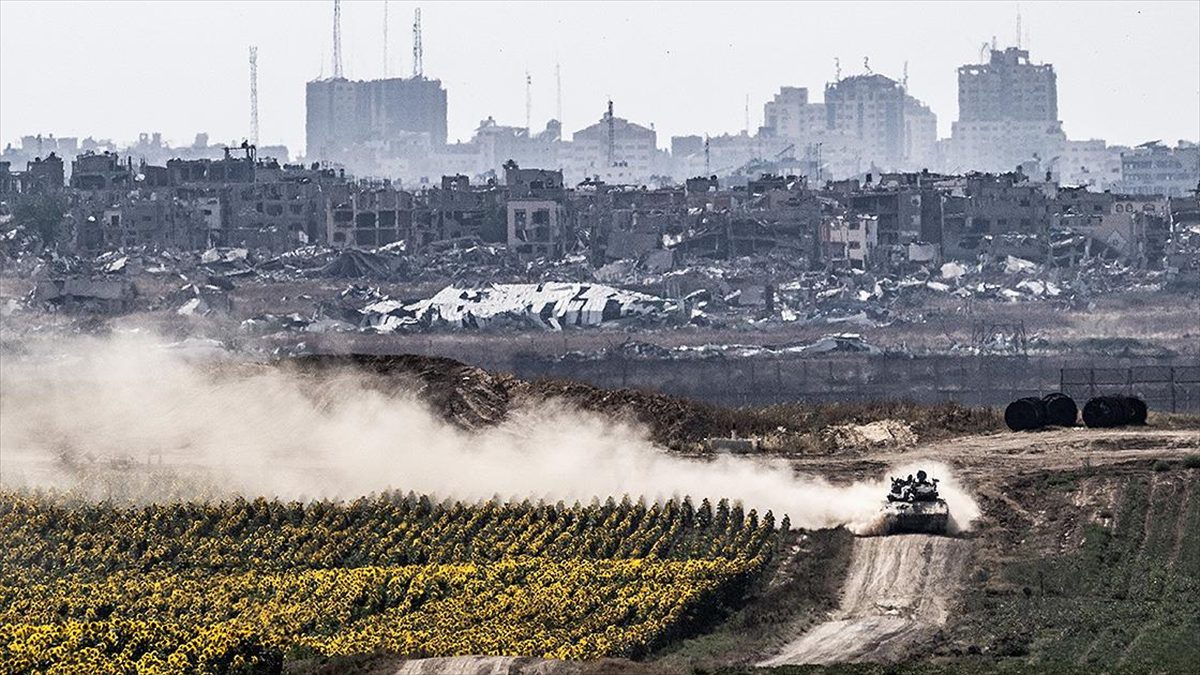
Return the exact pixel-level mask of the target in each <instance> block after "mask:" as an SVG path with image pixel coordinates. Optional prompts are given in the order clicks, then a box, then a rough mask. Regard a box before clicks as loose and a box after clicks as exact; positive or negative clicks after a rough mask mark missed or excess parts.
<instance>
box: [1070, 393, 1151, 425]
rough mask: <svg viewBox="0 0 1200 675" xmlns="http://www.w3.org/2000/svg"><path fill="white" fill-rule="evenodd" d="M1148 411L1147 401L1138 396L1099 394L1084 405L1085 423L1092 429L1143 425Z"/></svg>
mask: <svg viewBox="0 0 1200 675" xmlns="http://www.w3.org/2000/svg"><path fill="white" fill-rule="evenodd" d="M1147 412H1148V411H1147V409H1146V402H1145V401H1143V400H1142V399H1140V398H1138V397H1136V396H1121V395H1116V396H1097V397H1096V398H1093V399H1092V400H1090V401H1088V402H1087V405H1085V406H1083V423H1084V424H1086V425H1087V426H1088V427H1089V428H1092V429H1095V428H1107V427H1123V426H1125V425H1127V424H1135V425H1143V424H1145V423H1146V415H1147Z"/></svg>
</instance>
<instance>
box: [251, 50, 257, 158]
mask: <svg viewBox="0 0 1200 675" xmlns="http://www.w3.org/2000/svg"><path fill="white" fill-rule="evenodd" d="M250 142H251V143H253V144H254V145H255V146H257V145H258V47H255V46H253V45H251V47H250Z"/></svg>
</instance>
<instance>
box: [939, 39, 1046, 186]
mask: <svg viewBox="0 0 1200 675" xmlns="http://www.w3.org/2000/svg"><path fill="white" fill-rule="evenodd" d="M1065 141H1066V136H1065V135H1064V134H1063V130H1062V122H1060V121H1059V120H1058V80H1057V76H1056V75H1055V74H1054V66H1052V65H1050V64H1035V63H1032V62H1030V60H1029V51H1028V50H1025V49H1020V48H1018V47H1009V48H1007V49H1005V50H1004V51H1000V50H997V49H993V50H991V58H990V60H989V61H988V63H982V64H969V65H965V66H962V67H960V68H959V69H958V121H956V122H955V123H954V125H953V126H952V128H951V157H950V164H951V166H950V167H949V168H950V169H951V170H956V171H971V170H978V171H994V172H995V171H1011V170H1012V169H1013V168H1015V167H1016V166H1017V165H1018V164H1023V163H1027V162H1030V161H1039V162H1041V163H1043V165H1047V164H1049V163H1050V162H1051V161H1052V160H1053V159H1054V158H1055V157H1057V156H1058V155H1059V154H1060V153H1061V152H1062V148H1063V144H1064V142H1065Z"/></svg>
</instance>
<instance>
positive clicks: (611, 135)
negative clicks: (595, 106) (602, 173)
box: [604, 98, 617, 166]
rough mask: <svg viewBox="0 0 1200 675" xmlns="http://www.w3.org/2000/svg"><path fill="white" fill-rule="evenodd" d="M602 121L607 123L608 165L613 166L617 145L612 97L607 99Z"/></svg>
mask: <svg viewBox="0 0 1200 675" xmlns="http://www.w3.org/2000/svg"><path fill="white" fill-rule="evenodd" d="M604 121H605V123H606V124H607V125H608V165H609V166H613V164H614V163H615V160H616V156H615V153H614V150H615V149H616V145H617V127H616V123H615V122H613V104H612V99H611V98H610V99H608V112H606V113H604Z"/></svg>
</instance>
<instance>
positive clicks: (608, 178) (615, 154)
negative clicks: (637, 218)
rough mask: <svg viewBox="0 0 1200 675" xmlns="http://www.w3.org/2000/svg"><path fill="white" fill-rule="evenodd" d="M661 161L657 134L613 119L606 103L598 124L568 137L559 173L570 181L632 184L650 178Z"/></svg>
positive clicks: (626, 121)
mask: <svg viewBox="0 0 1200 675" xmlns="http://www.w3.org/2000/svg"><path fill="white" fill-rule="evenodd" d="M661 160H662V153H660V152H659V150H658V134H657V133H655V131H654V130H653V129H649V128H646V127H644V126H641V125H640V124H634V123H633V122H630V121H629V120H627V119H625V118H623V117H616V116H614V115H613V111H612V104H611V103H610V104H609V107H608V111H607V112H606V113H605V114H604V115H603V116H602V117H601V118H600V121H599V122H597V123H595V124H593V125H591V126H589V127H585V128H583V129H580V130H579V131H576V132H575V133H574V134H573V135H572V137H571V143H570V145H569V150H568V152H567V156H566V158H565V161H564V163H563V164H564V165H563V173H564V174H566V176H567V178H568V180H570V181H580V180H583V179H586V178H592V177H599V178H600V180H602V181H604V182H606V183H633V182H638V181H645V180H647V179H648V178H650V177H651V176H653V175H654V174H655V172H657V171H659V170H660V168H661V167H660V164H661Z"/></svg>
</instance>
